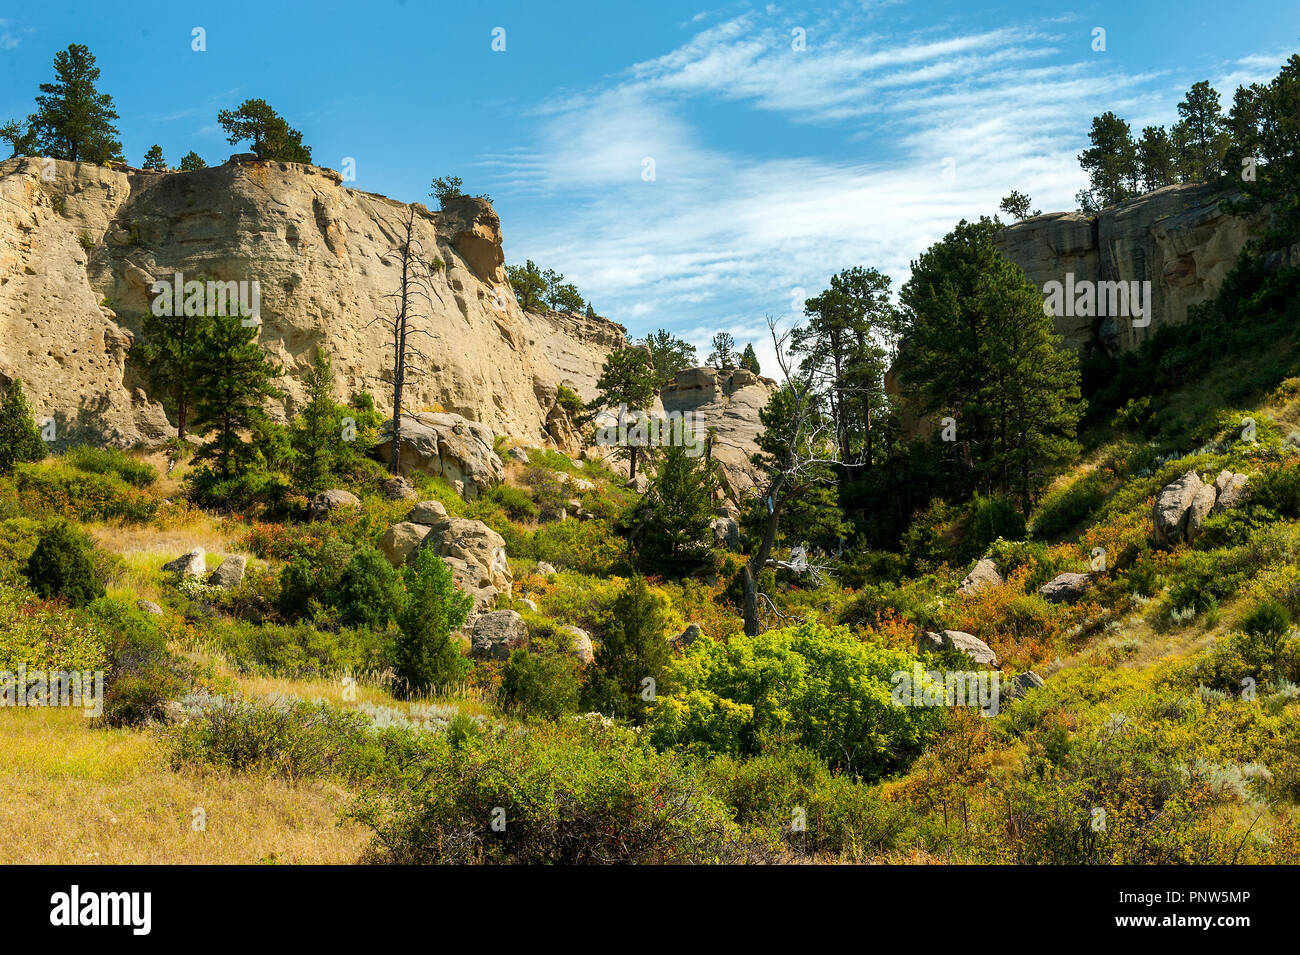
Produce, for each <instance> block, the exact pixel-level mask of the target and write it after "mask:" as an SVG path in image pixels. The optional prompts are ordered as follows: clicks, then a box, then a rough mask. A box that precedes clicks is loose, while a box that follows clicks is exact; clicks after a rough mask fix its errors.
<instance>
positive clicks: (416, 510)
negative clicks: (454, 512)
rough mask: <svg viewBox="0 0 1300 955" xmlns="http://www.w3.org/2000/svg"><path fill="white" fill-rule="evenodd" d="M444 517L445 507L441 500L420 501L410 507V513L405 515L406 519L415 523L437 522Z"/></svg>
mask: <svg viewBox="0 0 1300 955" xmlns="http://www.w3.org/2000/svg"><path fill="white" fill-rule="evenodd" d="M446 517H447V508H445V507H444V506H443V504H442V502H441V501H421V502H420V503H419V504H417V505H415V507H413V508H411V514H410V516H409V517H407V520H408V521H413V522H414V523H416V524H437V523H438V522H439V521H441V520H443V519H445V518H446Z"/></svg>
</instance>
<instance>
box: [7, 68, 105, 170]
mask: <svg viewBox="0 0 1300 955" xmlns="http://www.w3.org/2000/svg"><path fill="white" fill-rule="evenodd" d="M54 73H55V76H56V82H54V83H42V84H41V93H42V94H44V95H42V96H38V97H36V112H35V113H34V114H32V116H31V118H30V119H29V120H28V126H29V127H30V129H31V131H32V133H33V134H34V149H35V151H36V152H37V153H38V154H39V155H43V156H52V157H53V158H55V159H67V160H70V161H73V162H90V163H105V162H110V161H121V160H122V143H121V142H120V141H119V140H118V138H117V135H118V133H117V127H116V126H114V125H113V120H115V119H117V113H116V112H114V110H113V97H112V96H110V95H108V94H107V93H101V92H99V90H98V89H96V87H95V84H96V82H97V81H98V80H99V67H97V66H95V57H94V54H92V53H91V52H90V49H89V48H88V47H85V46H83V45H81V44H79V43H73V44H71V45H69V46H68V48H67V49H66V50H60V51H59V52H58V53H56V54H55V55H54Z"/></svg>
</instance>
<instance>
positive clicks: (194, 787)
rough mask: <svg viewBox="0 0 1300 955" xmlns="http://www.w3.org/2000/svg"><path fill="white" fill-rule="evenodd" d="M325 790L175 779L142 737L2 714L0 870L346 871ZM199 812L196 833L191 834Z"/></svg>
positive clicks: (335, 810) (343, 798) (355, 841)
mask: <svg viewBox="0 0 1300 955" xmlns="http://www.w3.org/2000/svg"><path fill="white" fill-rule="evenodd" d="M347 799H348V796H347V794H346V793H345V792H344V791H343V790H341V789H339V788H337V787H334V786H328V785H319V784H298V785H289V784H288V783H285V782H282V781H279V780H271V779H264V778H261V777H256V776H231V775H226V774H216V773H209V774H204V775H193V774H189V773H174V772H172V771H171V770H170V769H169V768H168V767H167V765H166V764H165V761H164V757H163V753H162V751H161V749H160V747H159V745H158V742H157V740H156V738H155V737H154V736H153V735H151V734H150V733H147V732H137V731H130V730H104V729H91V728H90V727H89V726H88V725H87V721H86V719H85V717H84V716H82V715H81V713H80V712H79V711H71V710H59V709H32V710H29V709H8V708H5V709H0V831H3V832H6V833H9V834H10V836H11V838H8V839H6V840H4V843H3V846H0V864H12V863H87V862H88V863H129V864H137V865H140V864H143V865H155V864H159V865H161V864H178V863H204V864H212V863H217V864H247V863H257V862H283V863H317V864H320V863H351V862H354V861H356V859H357V858H358V856H359V855H360V853H361V851H362V849H363V847H364V846H365V844H366V843H367V841H368V834H367V833H366V832H365V831H364V830H362V829H361V828H360V827H358V826H355V825H351V824H349V825H346V826H342V827H340V826H338V825H337V819H338V814H339V810H340V809H341V808H342V807H343V806H344V805H345V804H346V802H347ZM196 809H202V810H203V812H204V814H205V823H206V829H205V830H204V831H200V832H196V831H194V828H193V825H192V823H193V820H194V818H195V815H194V811H195V810H196Z"/></svg>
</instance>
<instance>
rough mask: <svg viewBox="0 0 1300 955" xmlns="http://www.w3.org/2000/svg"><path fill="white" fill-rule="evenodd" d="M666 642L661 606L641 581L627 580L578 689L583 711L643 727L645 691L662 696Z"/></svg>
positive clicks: (665, 618) (664, 613) (665, 610)
mask: <svg viewBox="0 0 1300 955" xmlns="http://www.w3.org/2000/svg"><path fill="white" fill-rule="evenodd" d="M667 637H668V607H667V605H666V603H665V601H664V600H663V599H662V598H660V597H659V596H658V595H657V594H655V593H653V592H652V591H651V590H650V588H649V587H647V586H646V582H645V578H643V577H641V576H639V575H638V576H635V577H633V578H632V579H631V580H629V581H628V582H627V584H626V585H625V586H624V587H623V590H622V592H621V593H620V594H619V595H618V599H616V600H615V601H614V605H613V607H612V608H611V609H610V620H609V623H608V624H607V625H606V627H605V634H604V638H603V639H602V640H601V642H600V646H598V647H597V648H596V654H595V660H594V661H593V665H592V666H591V668H590V669H589V670H588V672H587V681H586V683H585V685H584V686H583V694H582V697H583V705H584V706H585V707H586V708H587V709H589V710H596V711H598V712H602V713H608V714H610V715H612V716H615V717H617V718H619V719H626V720H631V721H633V722H635V723H643V722H645V718H646V713H647V709H648V708H647V702H648V699H647V692H648V689H649V687H650V686H656V687H657V689H656V692H659V691H661V690H662V686H663V682H664V668H665V666H666V665H667V663H668V659H669V649H668V639H667ZM646 681H652V683H649V684H648V683H647V682H646Z"/></svg>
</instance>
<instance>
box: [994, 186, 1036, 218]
mask: <svg viewBox="0 0 1300 955" xmlns="http://www.w3.org/2000/svg"><path fill="white" fill-rule="evenodd" d="M998 209H999V210H1001V211H1002V212H1005V213H1006V214H1007V215H1009V216H1011V218H1013V219H1015V220H1016V221H1017V222H1019V221H1020V220H1021V219H1028V218H1029V217H1030V216H1031V215H1041V212H1040V211H1039V210H1035V211H1034V212H1032V213H1031V212H1030V211H1029V209H1030V203H1029V197H1028V196H1027V195H1025V194H1024V193H1023V192H1017V191H1016V190H1014V189H1012V190H1011V194H1010V195H1008V196H1007V197H1005V198H1004V199H1003V200H1002V201H1001V202H1000V203H998Z"/></svg>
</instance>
